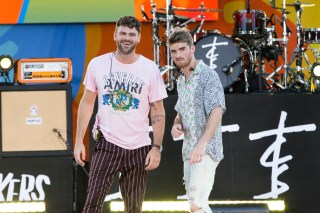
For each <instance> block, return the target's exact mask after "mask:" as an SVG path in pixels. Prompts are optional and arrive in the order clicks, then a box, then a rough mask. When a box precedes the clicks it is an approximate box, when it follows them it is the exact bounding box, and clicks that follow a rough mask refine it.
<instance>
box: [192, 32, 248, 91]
mask: <svg viewBox="0 0 320 213" xmlns="http://www.w3.org/2000/svg"><path fill="white" fill-rule="evenodd" d="M195 46H196V50H195V57H196V58H197V59H202V60H203V62H204V63H205V64H207V65H208V66H210V67H211V68H212V69H214V70H215V71H216V72H217V73H218V75H219V78H220V80H221V83H222V86H223V87H224V88H228V87H229V86H230V85H232V84H233V83H234V82H235V81H236V80H237V79H238V77H239V75H240V73H241V72H243V71H244V70H245V69H246V70H247V71H248V72H249V73H252V72H253V71H254V60H253V55H252V53H251V51H250V48H249V47H248V45H246V44H245V42H243V41H242V40H241V39H239V38H229V37H227V36H225V35H220V34H210V35H207V36H205V37H203V38H201V39H199V40H198V41H197V42H196V43H195ZM228 65H230V67H231V68H232V69H231V71H230V72H226V71H224V67H226V66H228Z"/></svg>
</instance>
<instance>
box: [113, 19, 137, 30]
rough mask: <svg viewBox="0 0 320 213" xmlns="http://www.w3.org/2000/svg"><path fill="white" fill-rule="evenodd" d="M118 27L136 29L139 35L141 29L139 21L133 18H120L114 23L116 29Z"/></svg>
mask: <svg viewBox="0 0 320 213" xmlns="http://www.w3.org/2000/svg"><path fill="white" fill-rule="evenodd" d="M120 26H124V27H129V28H130V29H132V28H136V30H137V31H138V32H139V33H140V29H141V27H140V22H139V20H138V19H136V18H135V17H133V16H123V17H121V18H120V19H119V20H118V21H117V23H116V28H117V27H120Z"/></svg>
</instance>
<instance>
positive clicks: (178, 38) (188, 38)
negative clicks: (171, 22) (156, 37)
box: [167, 27, 193, 47]
mask: <svg viewBox="0 0 320 213" xmlns="http://www.w3.org/2000/svg"><path fill="white" fill-rule="evenodd" d="M180 42H182V43H187V44H188V45H189V46H190V47H191V46H192V45H193V39H192V35H191V33H190V31H189V30H188V29H187V28H185V27H184V28H181V27H176V28H174V29H173V31H172V32H171V33H170V35H169V37H168V40H167V45H168V46H170V45H171V44H175V43H180Z"/></svg>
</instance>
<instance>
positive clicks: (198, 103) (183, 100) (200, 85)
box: [175, 61, 226, 161]
mask: <svg viewBox="0 0 320 213" xmlns="http://www.w3.org/2000/svg"><path fill="white" fill-rule="evenodd" d="M177 90H178V101H177V104H176V106H175V110H176V111H177V112H178V113H179V114H180V115H181V117H182V124H183V128H184V140H183V147H182V157H183V160H189V158H190V153H191V150H192V149H193V148H194V147H195V145H196V144H197V142H198V140H199V139H200V137H201V135H202V133H203V132H204V130H205V127H206V122H207V118H208V117H209V115H210V113H211V111H212V110H213V109H214V108H216V107H218V106H220V107H221V108H222V109H223V110H224V111H225V110H226V106H225V97H224V90H223V87H222V84H221V81H220V79H219V76H218V74H217V73H216V72H215V71H213V70H212V69H210V67H209V66H207V65H206V64H205V63H204V62H203V61H200V62H199V64H198V65H197V67H196V69H195V70H194V71H193V72H192V74H191V75H190V78H189V80H188V82H186V81H185V76H184V75H181V76H180V77H179V79H178V81H177ZM206 154H208V155H209V156H210V157H211V158H212V159H213V160H214V161H220V160H222V159H223V145H222V132H221V122H220V124H219V125H218V127H217V130H216V132H215V134H214V136H213V138H212V139H211V140H210V142H209V143H208V145H207V147H206Z"/></svg>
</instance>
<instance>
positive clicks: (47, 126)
mask: <svg viewBox="0 0 320 213" xmlns="http://www.w3.org/2000/svg"><path fill="white" fill-rule="evenodd" d="M71 103H72V96H71V86H70V85H68V84H46V85H14V86H1V87H0V107H1V110H0V125H1V128H0V136H1V137H0V157H17V156H56V155H70V154H71V153H72V152H71V150H72V113H71V106H72V105H71Z"/></svg>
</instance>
